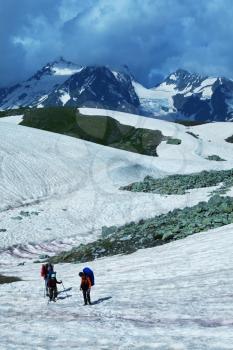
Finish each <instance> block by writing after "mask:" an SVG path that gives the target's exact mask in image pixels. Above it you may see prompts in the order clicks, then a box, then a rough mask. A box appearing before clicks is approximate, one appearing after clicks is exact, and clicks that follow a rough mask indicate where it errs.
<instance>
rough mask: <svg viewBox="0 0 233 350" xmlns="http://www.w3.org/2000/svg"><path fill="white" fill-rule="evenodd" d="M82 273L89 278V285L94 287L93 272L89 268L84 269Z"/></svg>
mask: <svg viewBox="0 0 233 350" xmlns="http://www.w3.org/2000/svg"><path fill="white" fill-rule="evenodd" d="M83 273H85V275H86V276H88V277H89V278H90V280H91V285H92V286H94V284H95V276H94V272H93V271H92V270H91V269H90V268H89V267H84V269H83Z"/></svg>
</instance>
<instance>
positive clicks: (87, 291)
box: [83, 289, 91, 305]
mask: <svg viewBox="0 0 233 350" xmlns="http://www.w3.org/2000/svg"><path fill="white" fill-rule="evenodd" d="M90 293H91V290H90V289H83V299H84V303H85V305H87V303H88V304H91V296H90Z"/></svg>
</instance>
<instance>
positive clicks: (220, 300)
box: [0, 109, 233, 350]
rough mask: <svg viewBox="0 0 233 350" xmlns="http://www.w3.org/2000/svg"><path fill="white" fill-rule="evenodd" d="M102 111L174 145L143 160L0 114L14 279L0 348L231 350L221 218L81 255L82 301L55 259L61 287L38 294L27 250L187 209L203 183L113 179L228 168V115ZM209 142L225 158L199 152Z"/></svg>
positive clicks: (228, 255) (2, 261) (2, 306)
mask: <svg viewBox="0 0 233 350" xmlns="http://www.w3.org/2000/svg"><path fill="white" fill-rule="evenodd" d="M82 113H87V114H95V115H96V114H100V115H102V114H103V111H102V110H101V112H100V111H98V110H96V109H94V110H90V109H86V110H82ZM105 113H106V115H111V116H112V117H113V118H116V119H117V120H119V121H120V122H122V123H125V124H129V125H135V126H140V127H147V128H151V129H160V130H161V131H162V132H163V133H164V134H165V135H167V136H173V137H179V138H180V139H181V140H182V143H181V145H177V146H175V145H167V144H166V143H165V142H164V143H162V144H161V145H160V146H159V149H158V153H159V157H155V158H153V157H147V156H142V155H138V154H135V153H130V152H125V151H121V150H117V149H114V148H108V147H104V146H100V145H96V144H92V143H89V142H85V141H82V140H77V139H75V138H71V137H67V136H63V135H58V134H53V133H49V132H45V131H41V130H36V129H31V128H26V127H23V126H20V125H17V123H18V120H16V118H12V117H9V122H7V119H6V118H4V120H3V119H0V176H1V182H0V196H1V203H0V210H1V211H0V237H1V240H0V267H1V273H3V274H5V275H13V276H19V277H21V278H22V279H23V281H21V282H16V283H12V284H4V285H1V284H0V300H1V303H0V330H1V331H0V334H1V340H0V348H1V350H15V349H17V350H21V349H22V350H31V349H38V350H39V349H40V350H53V349H56V350H57V349H62V348H66V349H84V348H85V349H87V350H92V349H101V350H108V349H120V350H128V349H138V350H139V349H140V350H152V349H158V350H232V343H233V333H232V326H233V306H232V305H233V304H232V298H233V293H232V284H233V277H232V276H233V273H232V272H233V263H232V244H233V235H232V231H233V225H228V226H224V227H223V228H218V229H216V230H212V231H209V232H203V233H200V234H196V235H194V236H191V237H188V238H186V239H184V240H181V241H176V242H173V243H170V244H166V245H164V246H159V247H156V248H151V249H146V250H139V251H137V252H136V253H134V254H131V255H126V256H114V257H110V258H105V259H99V260H96V261H94V262H92V263H91V264H90V266H91V267H92V268H93V269H94V271H95V275H96V286H95V287H93V290H92V301H93V304H94V305H93V306H87V307H84V306H82V296H81V294H80V291H79V277H78V272H79V271H80V270H81V269H82V268H83V267H84V266H83V265H80V264H73V265H72V264H64V265H60V264H59V265H57V266H56V271H57V273H58V279H60V278H61V279H62V280H63V281H64V285H65V287H66V288H67V292H64V291H62V287H60V288H59V289H60V292H61V293H60V294H59V300H58V301H57V303H52V304H49V305H47V300H46V299H44V298H43V293H44V290H43V280H41V278H40V275H39V269H40V266H39V265H38V264H34V263H33V262H32V261H33V260H35V259H37V258H38V254H40V253H48V254H53V253H54V252H58V251H60V250H64V249H69V248H70V247H71V246H74V245H77V244H79V243H85V242H89V241H91V240H94V239H95V238H96V237H98V236H99V234H100V229H101V227H102V226H103V225H107V226H109V225H114V224H115V225H119V224H123V223H125V222H129V221H132V220H138V219H140V218H146V217H151V216H153V215H156V214H159V213H165V212H167V211H169V210H172V209H174V208H176V207H180V208H182V207H186V206H192V205H194V204H196V203H198V202H199V201H201V200H206V199H207V198H208V194H209V193H210V191H211V190H213V188H206V189H197V190H192V191H189V193H187V194H186V195H181V196H160V195H157V194H148V193H130V192H124V191H119V186H121V185H124V184H128V183H130V182H133V181H136V180H139V179H142V178H143V177H144V176H145V175H148V174H152V175H154V176H162V175H164V174H169V173H171V174H172V173H176V172H179V173H189V172H193V171H200V170H202V169H227V168H231V167H233V158H232V157H233V156H232V147H233V145H231V144H228V143H226V142H225V141H224V139H225V138H226V137H227V136H230V135H232V134H233V129H232V128H233V126H232V124H231V123H216V124H210V125H202V126H198V127H192V128H185V127H184V126H182V125H177V124H172V123H169V122H163V121H159V120H153V119H147V118H143V119H139V118H141V117H138V118H137V117H135V116H132V115H127V114H124V113H118V112H117V113H115V112H111V111H105ZM187 131H191V132H193V133H195V134H199V139H196V138H194V137H193V136H192V135H190V134H187ZM216 134H218V135H219V136H218V137H216ZM208 147H209V148H208ZM214 150H215V151H217V150H219V151H220V152H221V154H222V156H224V158H226V159H227V160H226V161H225V162H214V161H208V160H206V159H205V158H204V156H205V155H206V154H207V153H210V152H213V151H214ZM22 262H25V264H24V265H22ZM19 263H20V265H19ZM88 265H89V264H88ZM66 293H67V294H66Z"/></svg>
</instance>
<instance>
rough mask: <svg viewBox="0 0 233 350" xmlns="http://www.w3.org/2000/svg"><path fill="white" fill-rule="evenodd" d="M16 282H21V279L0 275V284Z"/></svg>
mask: <svg viewBox="0 0 233 350" xmlns="http://www.w3.org/2000/svg"><path fill="white" fill-rule="evenodd" d="M18 281H21V279H20V278H18V277H12V276H3V275H0V284H5V283H13V282H18Z"/></svg>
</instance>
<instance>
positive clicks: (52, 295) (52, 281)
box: [47, 272, 62, 301]
mask: <svg viewBox="0 0 233 350" xmlns="http://www.w3.org/2000/svg"><path fill="white" fill-rule="evenodd" d="M61 283H62V281H57V278H56V272H53V273H52V274H51V275H50V276H49V277H48V282H47V287H48V289H49V301H56V298H57V284H61Z"/></svg>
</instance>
